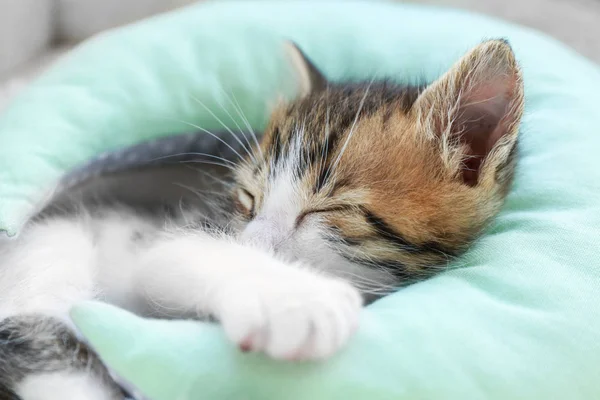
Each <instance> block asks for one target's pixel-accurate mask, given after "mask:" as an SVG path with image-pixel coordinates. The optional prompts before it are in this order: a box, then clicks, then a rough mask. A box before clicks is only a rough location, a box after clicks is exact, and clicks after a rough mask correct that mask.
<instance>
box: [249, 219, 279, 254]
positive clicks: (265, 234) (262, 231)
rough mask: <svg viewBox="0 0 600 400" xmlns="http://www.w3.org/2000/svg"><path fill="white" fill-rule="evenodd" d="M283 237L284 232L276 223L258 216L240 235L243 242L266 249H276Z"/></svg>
mask: <svg viewBox="0 0 600 400" xmlns="http://www.w3.org/2000/svg"><path fill="white" fill-rule="evenodd" d="M284 239H285V234H284V232H283V231H282V229H281V228H280V227H278V226H277V224H276V223H274V222H272V221H269V220H267V219H260V218H257V219H255V220H253V221H252V222H250V223H249V224H248V225H247V226H246V228H245V229H244V230H243V231H242V233H241V235H240V241H241V242H242V243H243V244H246V245H249V246H253V247H258V248H260V249H263V250H268V251H276V250H277V248H278V247H279V246H280V245H281V243H282V242H283V240H284Z"/></svg>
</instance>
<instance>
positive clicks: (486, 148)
mask: <svg viewBox="0 0 600 400" xmlns="http://www.w3.org/2000/svg"><path fill="white" fill-rule="evenodd" d="M292 53H293V60H294V61H295V62H296V66H297V69H298V70H299V71H300V72H299V73H298V76H299V77H300V79H301V80H302V79H305V80H306V79H310V80H312V82H302V83H301V84H300V85H299V86H300V87H301V89H302V92H301V93H302V96H301V97H300V98H299V99H297V100H296V101H294V102H292V103H291V104H286V105H282V106H281V107H279V108H278V109H277V110H276V111H275V112H274V114H273V115H272V118H271V121H270V124H269V127H268V129H267V131H266V134H265V137H264V140H263V142H262V144H261V149H260V151H256V152H255V154H254V157H253V158H249V159H247V160H246V161H245V163H244V164H243V165H242V166H241V167H240V169H239V170H238V173H237V181H238V184H239V188H238V189H236V190H237V193H239V191H240V190H243V191H244V193H245V198H246V201H245V204H246V206H244V205H243V204H242V203H241V202H240V201H238V203H239V205H240V207H239V208H240V210H241V212H242V215H243V216H245V218H246V220H252V219H253V218H254V217H255V216H260V215H261V213H263V214H264V213H265V211H264V210H262V209H261V208H262V207H263V204H264V203H265V201H266V200H267V199H268V197H269V195H270V194H269V192H270V190H269V188H272V187H273V185H275V184H274V182H276V181H277V179H278V175H281V174H283V173H284V172H285V171H288V170H289V169H290V168H292V169H293V171H292V172H290V174H291V175H292V176H293V177H292V178H290V179H288V181H290V182H291V183H290V184H291V185H292V186H293V190H294V191H295V192H296V194H297V195H298V199H299V200H298V201H299V202H300V203H301V204H300V206H299V208H298V209H297V210H296V211H295V213H296V214H297V216H296V218H298V220H303V219H304V217H306V216H308V215H310V216H318V220H319V226H318V229H319V235H320V236H321V237H322V238H323V239H325V240H327V241H328V243H330V248H331V249H332V251H335V252H337V253H338V254H340V255H342V256H343V257H344V258H345V259H347V260H349V261H351V262H352V263H355V264H359V265H361V266H364V267H366V268H375V267H376V268H379V269H381V268H382V267H384V268H385V269H386V270H387V272H389V273H391V275H393V276H394V277H395V280H396V282H411V281H413V280H415V279H420V278H423V277H427V276H429V275H431V274H432V273H435V272H437V271H439V268H440V267H443V266H445V265H446V264H447V262H448V260H449V259H451V258H452V257H455V256H457V255H459V254H461V253H462V252H463V251H465V249H467V248H468V246H469V245H470V244H471V243H472V242H473V240H475V239H476V238H477V236H478V235H479V234H480V233H481V232H482V230H483V228H485V226H486V225H487V224H488V222H489V221H490V219H491V218H492V217H494V215H495V214H497V212H498V211H499V209H500V207H501V205H502V203H503V201H504V198H505V196H506V194H507V192H508V189H509V187H510V182H511V179H512V176H513V173H514V168H515V158H516V157H515V156H516V149H517V134H518V125H519V122H520V118H521V115H522V112H523V85H522V80H521V73H520V70H519V67H518V65H517V63H516V61H515V57H514V54H513V52H512V50H511V48H510V46H509V45H508V43H507V42H506V41H503V40H494V41H488V42H484V43H483V44H481V45H480V46H478V47H476V48H474V49H473V50H471V51H470V52H469V53H468V54H467V55H465V56H464V57H463V58H462V59H461V60H460V61H459V62H458V63H457V64H456V65H455V66H453V67H452V69H451V70H449V71H448V72H447V73H446V74H445V75H443V76H442V77H441V78H440V79H438V80H437V81H435V82H433V83H432V84H430V85H428V86H422V87H414V86H403V85H399V84H396V83H393V82H390V81H374V82H363V83H338V84H332V83H329V84H323V82H325V80H324V78H323V77H322V75H320V74H319V73H318V71H317V70H316V68H315V66H314V65H313V64H312V63H311V62H310V61H309V60H307V59H306V58H305V57H304V56H303V54H302V52H301V51H300V50H299V49H298V48H297V47H292ZM302 59H304V63H302V62H301V63H298V60H302ZM313 82H314V83H313ZM288 172H289V171H288ZM279 185H281V183H279ZM240 188H241V189H240ZM248 199H250V200H248ZM250 201H251V205H252V207H248V204H249V203H250ZM263 218H269V216H264V215H263Z"/></svg>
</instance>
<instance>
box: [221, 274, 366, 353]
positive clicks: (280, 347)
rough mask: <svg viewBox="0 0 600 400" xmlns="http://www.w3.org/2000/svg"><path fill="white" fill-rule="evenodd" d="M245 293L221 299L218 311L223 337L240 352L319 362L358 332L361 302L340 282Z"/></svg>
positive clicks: (323, 280) (322, 281) (281, 285)
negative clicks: (235, 345) (236, 346)
mask: <svg viewBox="0 0 600 400" xmlns="http://www.w3.org/2000/svg"><path fill="white" fill-rule="evenodd" d="M251 288H252V286H251V285H249V286H248V287H246V288H244V289H241V288H238V290H236V291H235V295H234V296H224V297H223V298H222V301H221V302H220V305H221V306H220V307H219V319H220V320H221V323H222V325H223V327H224V329H225V333H226V334H227V336H228V337H229V339H230V340H232V341H233V342H234V343H236V344H237V345H238V347H239V348H240V349H241V350H243V351H262V352H264V353H266V354H267V355H268V356H270V357H272V358H274V359H278V360H296V361H297V360H317V359H323V358H327V357H330V356H331V355H333V354H335V352H337V351H338V350H339V349H340V348H342V347H343V346H344V345H345V344H346V343H347V342H348V340H349V339H350V337H351V336H352V334H353V333H354V331H355V330H356V327H357V326H358V320H359V315H360V311H361V309H362V300H361V296H360V294H359V292H358V291H357V290H356V289H355V288H353V287H352V286H351V285H349V284H347V283H345V282H339V281H335V280H331V279H326V278H321V277H319V278H318V279H315V280H314V281H313V280H307V281H306V282H302V284H299V282H294V284H293V285H290V284H289V282H288V284H287V285H286V284H284V283H282V282H278V283H277V284H276V285H273V286H272V287H264V286H263V287H261V288H260V290H257V291H255V292H253V291H252V290H249V289H251ZM230 293H231V292H230Z"/></svg>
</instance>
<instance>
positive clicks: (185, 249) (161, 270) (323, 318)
mask: <svg viewBox="0 0 600 400" xmlns="http://www.w3.org/2000/svg"><path fill="white" fill-rule="evenodd" d="M140 267H141V268H140V270H139V274H140V275H139V276H140V282H141V286H140V290H141V293H142V294H143V295H144V296H145V298H146V299H147V301H148V302H149V303H151V304H154V305H159V306H160V307H162V308H163V309H165V310H171V311H172V310H179V312H180V313H181V314H182V315H185V314H189V313H190V311H197V312H200V313H209V314H212V315H215V316H216V317H217V318H218V319H219V320H220V321H221V323H222V325H223V327H224V329H225V332H226V334H227V336H228V337H229V338H230V339H231V340H232V341H233V342H235V343H236V344H237V345H238V346H239V347H240V348H241V349H242V350H247V351H262V352H265V353H267V354H268V355H269V356H271V357H274V358H277V359H293V360H303V359H321V358H326V357H328V356H331V355H332V354H334V353H335V352H336V351H337V350H339V349H340V348H341V347H343V346H344V345H345V344H346V343H347V341H348V339H349V338H350V337H351V336H352V333H353V332H354V331H355V329H356V327H357V325H358V320H359V314H360V311H361V309H362V299H361V296H360V294H359V292H358V290H356V289H355V288H354V287H353V286H351V285H350V284H349V283H347V282H345V281H342V280H338V279H334V278H330V277H327V276H324V275H321V274H319V273H317V272H315V271H314V270H311V269H308V268H304V267H303V266H301V265H295V264H287V263H284V262H281V261H279V260H277V259H276V258H274V257H272V256H271V255H269V254H267V253H263V252H261V251H259V250H256V249H252V248H249V247H244V246H241V245H239V244H235V243H233V242H231V241H228V240H225V239H224V240H217V239H214V238H211V237H209V236H208V235H206V234H202V233H198V234H197V235H194V236H185V237H176V238H170V239H168V240H166V241H164V242H161V243H158V244H157V245H155V246H154V247H153V248H152V249H150V251H149V252H147V254H146V255H145V256H144V259H143V262H142V264H141V265H140Z"/></svg>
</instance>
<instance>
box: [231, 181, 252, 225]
mask: <svg viewBox="0 0 600 400" xmlns="http://www.w3.org/2000/svg"><path fill="white" fill-rule="evenodd" d="M235 206H236V208H237V210H238V211H239V212H240V213H241V214H243V215H244V216H246V217H247V218H253V217H254V206H255V205H254V196H253V195H252V193H250V192H249V191H247V190H246V189H241V188H240V189H238V190H237V196H236V198H235Z"/></svg>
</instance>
